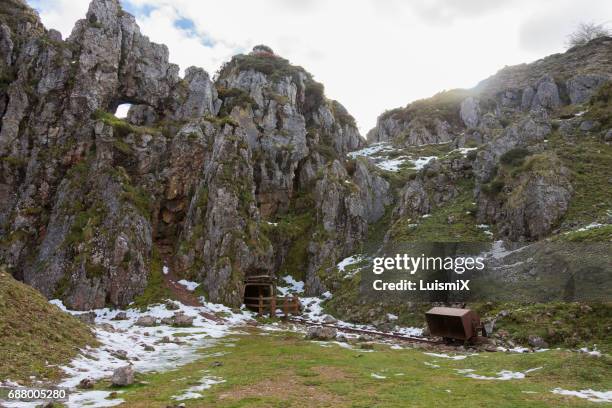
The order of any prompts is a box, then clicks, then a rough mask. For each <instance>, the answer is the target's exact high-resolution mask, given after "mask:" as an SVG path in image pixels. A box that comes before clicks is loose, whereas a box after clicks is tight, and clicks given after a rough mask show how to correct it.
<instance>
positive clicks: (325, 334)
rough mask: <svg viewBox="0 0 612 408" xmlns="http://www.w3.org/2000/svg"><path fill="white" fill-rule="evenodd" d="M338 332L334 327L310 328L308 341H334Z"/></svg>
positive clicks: (307, 336)
mask: <svg viewBox="0 0 612 408" xmlns="http://www.w3.org/2000/svg"><path fill="white" fill-rule="evenodd" d="M337 334H338V330H336V329H334V328H333V327H321V326H313V327H309V328H308V332H307V333H306V339H308V340H333V339H335V338H336V335H337Z"/></svg>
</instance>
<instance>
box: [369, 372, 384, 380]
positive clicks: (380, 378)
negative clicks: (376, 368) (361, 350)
mask: <svg viewBox="0 0 612 408" xmlns="http://www.w3.org/2000/svg"><path fill="white" fill-rule="evenodd" d="M370 375H371V376H372V378H376V379H377V380H384V379H385V378H387V377H385V376H384V375H380V374H376V373H372V374H370Z"/></svg>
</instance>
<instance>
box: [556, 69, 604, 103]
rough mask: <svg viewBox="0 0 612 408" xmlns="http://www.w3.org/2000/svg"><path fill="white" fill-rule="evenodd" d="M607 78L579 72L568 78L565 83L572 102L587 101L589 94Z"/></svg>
mask: <svg viewBox="0 0 612 408" xmlns="http://www.w3.org/2000/svg"><path fill="white" fill-rule="evenodd" d="M607 80H609V79H608V78H607V77H605V76H603V75H592V74H587V75H584V74H579V75H575V76H573V77H572V78H570V79H569V80H568V81H567V83H566V85H567V93H568V95H569V98H570V101H571V103H572V104H578V103H584V102H588V100H589V99H590V98H591V96H592V95H593V94H594V93H595V92H597V89H599V87H600V86H602V85H603V84H604V83H605V82H606V81H607Z"/></svg>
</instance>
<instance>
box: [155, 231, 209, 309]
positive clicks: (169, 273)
mask: <svg viewBox="0 0 612 408" xmlns="http://www.w3.org/2000/svg"><path fill="white" fill-rule="evenodd" d="M156 245H157V249H158V251H159V254H160V256H161V258H162V260H163V264H164V273H163V277H164V285H165V286H166V287H167V288H168V289H169V290H170V291H171V292H172V294H173V295H174V298H175V299H176V300H178V301H179V302H181V303H183V304H184V305H187V306H202V303H201V302H200V301H199V300H198V298H197V296H196V295H194V294H193V292H190V291H189V290H187V288H186V287H185V286H183V285H181V284H180V283H178V281H179V280H181V278H180V277H178V276H177V275H176V272H175V268H174V262H173V260H174V257H173V250H172V245H171V244H170V243H169V242H166V241H158V242H157V243H156Z"/></svg>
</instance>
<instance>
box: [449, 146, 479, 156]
mask: <svg viewBox="0 0 612 408" xmlns="http://www.w3.org/2000/svg"><path fill="white" fill-rule="evenodd" d="M473 150H478V148H477V147H460V148H458V149H455V150H451V151H450V152H449V153H448V154H449V155H450V154H452V153H455V152H459V153H461V154H462V155H463V157H465V156H467V154H468V153H469V152H471V151H473Z"/></svg>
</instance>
